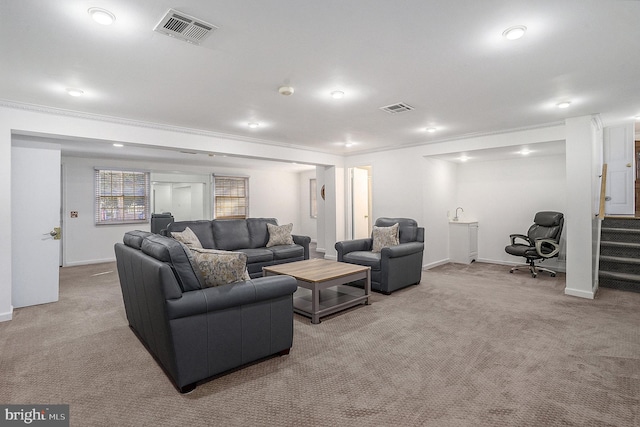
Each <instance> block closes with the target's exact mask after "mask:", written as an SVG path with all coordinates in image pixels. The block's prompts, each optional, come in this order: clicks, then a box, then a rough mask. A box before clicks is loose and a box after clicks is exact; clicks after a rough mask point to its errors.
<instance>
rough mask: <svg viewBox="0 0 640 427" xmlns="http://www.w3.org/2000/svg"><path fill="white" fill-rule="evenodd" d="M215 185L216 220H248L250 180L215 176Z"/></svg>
mask: <svg viewBox="0 0 640 427" xmlns="http://www.w3.org/2000/svg"><path fill="white" fill-rule="evenodd" d="M213 184H214V185H213V189H214V190H213V205H214V218H216V219H236V218H248V216H249V178H247V177H237V176H220V175H214V176H213Z"/></svg>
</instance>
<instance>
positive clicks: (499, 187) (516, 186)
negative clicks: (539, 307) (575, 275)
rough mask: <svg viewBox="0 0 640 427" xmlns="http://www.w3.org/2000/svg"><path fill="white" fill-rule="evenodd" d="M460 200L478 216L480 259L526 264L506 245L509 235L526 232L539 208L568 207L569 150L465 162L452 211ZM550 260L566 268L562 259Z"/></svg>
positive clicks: (466, 216) (468, 212) (551, 264)
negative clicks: (540, 154)
mask: <svg viewBox="0 0 640 427" xmlns="http://www.w3.org/2000/svg"><path fill="white" fill-rule="evenodd" d="M457 206H460V207H462V208H463V209H464V214H463V215H462V218H464V219H474V220H477V221H478V261H484V262H494V263H506V264H521V263H522V262H523V259H517V258H515V257H513V256H511V255H509V254H507V253H506V252H505V251H504V247H505V246H507V245H508V244H509V242H510V240H509V235H510V234H515V233H518V234H526V232H527V230H528V229H529V227H530V226H531V224H533V217H534V215H535V213H536V212H539V211H558V212H563V213H564V212H566V167H565V155H564V154H563V155H556V156H543V157H522V158H517V159H511V160H500V161H484V162H472V161H469V162H467V163H463V164H460V165H458V170H457V196H456V202H455V206H454V205H452V206H450V209H451V212H452V216H453V215H454V214H453V212H454V211H455V209H456V207H457ZM562 255H564V254H562ZM544 265H545V266H547V267H549V268H551V269H554V268H559V269H560V270H563V269H564V266H563V265H558V261H557V259H553V260H547V261H545V262H544Z"/></svg>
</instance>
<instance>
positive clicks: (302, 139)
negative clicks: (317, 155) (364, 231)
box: [0, 0, 640, 155]
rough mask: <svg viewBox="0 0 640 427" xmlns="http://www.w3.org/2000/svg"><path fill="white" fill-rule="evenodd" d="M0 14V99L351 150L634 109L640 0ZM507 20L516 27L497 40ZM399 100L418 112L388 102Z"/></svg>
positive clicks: (29, 2) (139, 5)
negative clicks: (101, 17) (100, 16)
mask: <svg viewBox="0 0 640 427" xmlns="http://www.w3.org/2000/svg"><path fill="white" fill-rule="evenodd" d="M92 6H97V7H101V8H105V9H107V10H109V11H110V12H111V13H113V14H114V15H115V16H116V21H115V23H114V24H113V25H110V26H101V25H98V24H96V23H95V22H93V21H92V20H91V19H90V17H89V16H88V13H87V9H88V8H89V7H92ZM170 9H175V10H177V11H179V12H182V13H184V14H186V15H189V16H194V17H197V18H198V19H200V20H202V21H203V22H207V23H211V24H212V25H214V26H216V27H217V28H216V30H215V31H214V32H212V33H211V34H210V35H209V36H208V37H207V38H206V39H205V40H203V41H202V42H201V43H200V44H199V45H196V44H190V43H186V42H184V41H182V40H179V39H175V38H170V37H167V36H166V35H164V34H160V33H158V32H155V31H154V28H155V26H156V25H157V24H158V23H159V21H160V20H161V19H162V18H163V17H164V16H165V14H166V13H167V11H168V10H170ZM0 13H1V14H2V16H3V25H2V26H0V48H1V50H2V56H3V59H2V67H0V105H2V104H4V105H22V104H30V105H37V106H44V107H46V108H52V109H63V110H71V111H80V112H87V113H90V114H98V115H105V116H109V117H118V118H127V119H132V120H136V121H143V122H149V123H154V124H161V125H162V124H165V125H169V126H179V127H184V128H190V129H198V130H204V131H209V132H213V133H216V134H220V135H233V137H234V138H240V139H242V138H246V139H248V140H252V141H265V142H269V143H275V144H283V145H287V146H294V147H302V148H305V149H311V150H317V151H319V152H327V153H335V154H345V155H350V154H354V153H363V152H368V151H377V150H383V149H389V148H396V147H402V146H411V145H419V144H428V143H432V142H436V141H446V140H451V139H454V138H463V137H467V136H473V135H485V134H491V133H495V132H503V131H505V130H510V129H525V128H535V127H540V126H544V125H547V124H553V123H560V122H562V121H563V120H564V119H566V118H568V117H575V116H583V115H590V114H596V113H598V114H600V115H601V118H602V122H603V123H604V125H605V126H606V125H610V124H616V123H619V122H623V121H629V120H632V119H633V117H634V116H637V115H640V77H639V73H638V71H639V70H640V55H638V53H639V52H640V25H638V20H639V19H640V1H623V0H619V1H602V0H563V1H557V0H537V1H530V0H526V1H521V0H505V1H496V0H484V1H481V2H480V1H477V0H457V1H425V0H403V1H402V2H395V1H388V0H360V1H357V0H354V1H343V0H339V1H338V0H323V1H300V0H239V1H212V0H206V1H205V0H184V1H182V2H180V3H174V2H170V1H165V0H137V1H135V2H132V1H129V0H126V1H125V0H113V1H107V0H95V1H83V2H78V1H76V0H56V1H55V2H54V1H41V0H21V1H13V2H8V1H4V2H2V4H1V5H0ZM514 25H524V26H526V27H527V32H526V34H525V36H524V37H523V38H522V39H520V40H515V41H509V40H506V39H504V38H503V37H502V36H501V34H502V32H503V31H504V30H505V29H506V28H508V27H510V26H514ZM25 29H28V30H26V31H25ZM283 85H284V86H291V87H293V88H294V89H295V91H294V93H293V94H292V95H289V96H283V95H281V94H280V93H279V92H278V88H279V87H280V86H283ZM67 88H77V89H80V90H82V91H83V92H84V95H83V96H81V97H71V96H68V94H67V93H66V89H67ZM335 90H340V91H343V92H344V94H345V95H344V97H343V98H342V99H333V98H332V97H331V95H330V94H331V92H332V91H335ZM565 100H568V101H571V106H570V107H569V108H566V109H558V108H556V104H557V103H559V102H561V101H565ZM398 103H400V104H406V105H409V106H411V107H412V108H413V109H412V110H410V111H405V112H402V113H398V114H388V113H387V112H384V111H382V110H381V108H382V107H385V106H389V105H393V104H398ZM250 122H257V123H259V126H258V127H257V128H255V129H250V128H249V127H248V126H247V124H248V123H250ZM426 128H435V129H436V130H435V132H426V131H425V129H426ZM347 145H348V146H347Z"/></svg>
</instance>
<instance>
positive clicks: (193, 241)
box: [171, 227, 202, 248]
mask: <svg viewBox="0 0 640 427" xmlns="http://www.w3.org/2000/svg"><path fill="white" fill-rule="evenodd" d="M171 237H173V238H174V239H176V240H177V241H178V242H182V243H184V244H185V245H187V246H188V247H190V248H202V243H200V239H198V236H196V233H194V232H193V230H191V229H190V228H189V227H187V228H185V229H184V231H179V232H178V231H172V232H171Z"/></svg>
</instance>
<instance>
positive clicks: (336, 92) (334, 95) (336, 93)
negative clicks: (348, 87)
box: [331, 90, 344, 99]
mask: <svg viewBox="0 0 640 427" xmlns="http://www.w3.org/2000/svg"><path fill="white" fill-rule="evenodd" d="M331 97H332V98H333V99H342V98H344V92H343V91H341V90H334V91H333V92H331Z"/></svg>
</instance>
